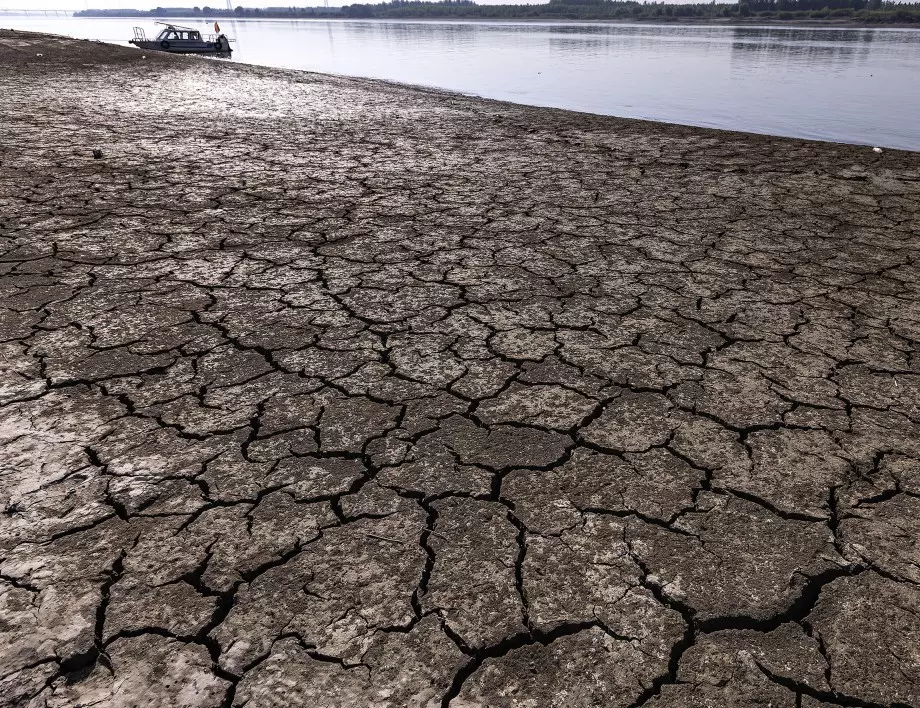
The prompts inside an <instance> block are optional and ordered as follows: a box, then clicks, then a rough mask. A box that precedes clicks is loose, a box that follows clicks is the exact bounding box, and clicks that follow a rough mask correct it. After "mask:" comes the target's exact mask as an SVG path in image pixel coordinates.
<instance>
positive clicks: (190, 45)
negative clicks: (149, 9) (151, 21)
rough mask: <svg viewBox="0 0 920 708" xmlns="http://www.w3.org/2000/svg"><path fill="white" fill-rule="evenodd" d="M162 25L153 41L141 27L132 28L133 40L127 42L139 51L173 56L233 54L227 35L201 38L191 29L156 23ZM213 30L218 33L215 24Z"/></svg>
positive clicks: (211, 35) (199, 33)
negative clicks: (146, 50) (168, 53)
mask: <svg viewBox="0 0 920 708" xmlns="http://www.w3.org/2000/svg"><path fill="white" fill-rule="evenodd" d="M156 24H158V25H163V29H162V30H161V31H160V33H159V34H158V35H157V36H156V38H155V39H147V35H146V33H145V32H144V29H143V28H142V27H135V28H134V39H131V40H129V44H133V45H134V46H135V47H140V48H141V49H150V50H152V51H155V52H172V53H173V54H220V55H224V56H226V55H229V54H230V53H231V52H233V49H232V48H231V47H230V42H231V40H230V39H228V38H227V35H225V34H223V33H220V34H217V33H215V34H209V35H208V36H207V38H203V37H202V36H201V32H199V31H198V30H196V29H192V28H191V27H180V26H179V25H168V24H166V23H165V22H157V23H156ZM214 29H216V30H218V32H219V31H220V28H219V27H218V26H217V23H216V22H215V23H214Z"/></svg>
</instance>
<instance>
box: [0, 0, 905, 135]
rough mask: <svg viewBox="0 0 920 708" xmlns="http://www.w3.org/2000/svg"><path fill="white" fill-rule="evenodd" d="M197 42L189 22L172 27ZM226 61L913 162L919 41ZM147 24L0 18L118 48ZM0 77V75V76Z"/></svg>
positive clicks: (449, 31) (345, 48)
mask: <svg viewBox="0 0 920 708" xmlns="http://www.w3.org/2000/svg"><path fill="white" fill-rule="evenodd" d="M179 22H180V23H181V24H186V25H189V26H193V27H196V28H200V29H201V30H202V31H209V27H210V25H209V24H208V23H206V22H203V21H196V20H184V21H179ZM220 23H221V27H222V29H223V30H224V32H226V33H227V34H228V35H229V36H231V37H233V38H235V39H236V40H237V42H236V44H235V45H234V47H235V50H236V51H235V53H234V55H233V60H234V61H241V62H248V63H252V64H261V65H267V66H278V67H286V68H294V69H306V70H309V71H319V72H327V73H334V74H345V75H351V76H366V77H374V78H381V79H389V80H392V81H400V82H405V83H411V84H421V85H425V86H435V87H439V88H445V89H450V90H453V91H460V92H463V93H467V94H475V95H479V96H485V97H488V98H498V99H503V100H508V101H515V102H518V103H527V104H532V105H538V106H552V107H557V108H568V109H573V110H578V111H588V112H591V113H602V114H608V115H614V116H624V117H631V118H647V119H650V120H656V121H665V122H669V123H683V124H687V125H698V126H709V127H715V128H729V129H733V130H744V131H750V132H755V133H767V134H771V135H785V136H790V137H802V138H814V139H818V140H829V141H836V142H846V143H857V144H866V145H879V146H884V147H894V148H905V149H909V150H920V30H901V29H850V28H847V29H841V28H823V27H768V26H764V27H754V26H743V27H728V26H702V25H693V26H668V25H617V24H604V23H524V22H434V21H373V20H363V21H361V20H298V21H287V20H245V21H244V20H220ZM135 25H138V26H142V27H144V29H145V30H146V32H147V35H148V36H151V35H152V34H154V33H155V32H156V29H157V28H156V27H155V26H154V25H153V22H152V21H151V20H146V19H145V20H138V19H78V18H72V17H44V16H35V15H32V16H9V15H8V16H0V26H2V27H11V28H14V29H30V30H36V31H44V32H54V33H58V34H67V35H71V36H74V37H81V38H88V39H100V40H105V41H111V42H119V43H126V40H127V39H129V38H130V37H131V36H132V27H133V26H135ZM0 68H2V67H0Z"/></svg>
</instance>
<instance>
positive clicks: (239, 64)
mask: <svg viewBox="0 0 920 708" xmlns="http://www.w3.org/2000/svg"><path fill="white" fill-rule="evenodd" d="M0 31H7V32H15V33H19V34H22V35H28V34H35V35H37V36H48V37H56V38H60V39H68V40H73V41H80V42H83V41H86V42H93V43H95V44H103V45H105V46H110V47H118V48H119V49H128V50H129V51H138V50H137V49H136V48H134V47H131V46H126V44H115V43H113V42H111V41H102V40H91V39H81V38H74V37H71V36H69V35H54V34H47V33H40V32H33V31H31V30H15V29H5V30H4V29H3V28H2V27H0ZM155 54H156V55H157V56H160V55H162V53H155ZM166 56H173V57H176V56H179V55H166ZM195 58H196V59H200V58H206V57H195ZM229 65H230V66H237V67H245V66H249V67H254V68H258V69H266V70H277V71H280V72H302V73H305V74H310V75H315V76H328V77H331V78H337V79H353V80H356V81H370V82H376V83H380V84H382V85H389V86H393V87H395V88H399V87H403V88H406V89H410V90H420V91H426V92H433V93H435V94H445V95H453V96H462V97H464V98H468V99H472V100H479V101H488V102H495V103H498V104H507V105H509V106H516V107H520V108H533V109H537V110H546V111H563V112H567V113H572V114H574V115H584V116H588V117H596V118H610V119H614V120H625V121H635V122H638V123H648V124H650V125H653V126H655V125H661V126H674V127H678V128H688V129H693V130H705V131H716V132H724V133H729V134H738V135H746V136H751V137H761V138H777V139H784V140H801V141H806V142H816V143H823V144H828V145H840V146H849V147H856V148H863V149H865V148H873V147H876V146H879V147H881V148H882V149H884V150H886V151H897V152H908V153H920V149H910V148H903V147H893V146H889V145H887V144H884V143H879V142H843V141H838V140H833V139H831V138H821V137H803V136H790V135H780V134H776V133H768V132H755V131H748V130H740V129H736V128H730V127H720V126H711V125H700V124H693V123H679V122H669V121H666V120H656V119H650V118H634V117H630V116H620V115H616V114H609V113H595V112H591V111H586V110H585V111H582V110H578V109H573V108H562V107H556V106H547V105H539V104H534V103H519V102H515V101H510V100H507V99H501V98H491V97H487V96H482V95H479V94H476V93H472V92H464V91H460V90H454V89H450V88H445V87H440V86H435V85H426V84H412V83H408V82H400V81H397V80H395V79H382V78H373V77H364V76H360V75H352V74H336V73H332V72H316V71H311V70H309V69H288V68H282V67H276V66H273V65H271V64H259V63H255V62H243V61H236V62H233V61H231V62H229Z"/></svg>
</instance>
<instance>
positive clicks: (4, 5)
mask: <svg viewBox="0 0 920 708" xmlns="http://www.w3.org/2000/svg"><path fill="white" fill-rule="evenodd" d="M539 1H540V0H476V2H477V3H478V4H480V5H508V4H521V5H523V4H525V3H526V4H536V3H538V2H539ZM545 1H547V2H548V0H545ZM354 2H380V0H329V4H330V5H333V6H336V7H338V6H340V5H351V4H352V3H354ZM226 4H227V0H0V10H5V9H16V10H33V9H34V10H40V9H52V10H85V9H86V8H88V7H89V8H93V9H97V10H113V9H121V8H132V9H137V10H150V9H152V8H154V7H194V6H195V5H198V6H200V7H203V6H205V5H209V6H211V7H224V6H225V5H226ZM322 4H323V0H265V1H264V2H263V1H260V0H233V6H234V7H236V6H237V5H242V6H243V7H287V6H290V5H293V6H295V7H319V6H322Z"/></svg>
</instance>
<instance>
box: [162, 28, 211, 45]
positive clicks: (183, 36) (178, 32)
mask: <svg viewBox="0 0 920 708" xmlns="http://www.w3.org/2000/svg"><path fill="white" fill-rule="evenodd" d="M163 40H166V41H167V42H176V41H186V42H187V41H193V42H200V41H201V32H199V31H198V30H186V29H176V28H175V27H166V28H165V29H164V30H163V31H162V32H160V33H159V34H158V35H157V39H156V41H157V42H162V41H163Z"/></svg>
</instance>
